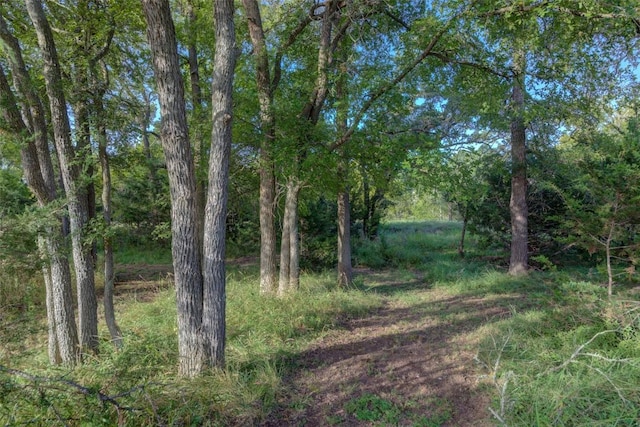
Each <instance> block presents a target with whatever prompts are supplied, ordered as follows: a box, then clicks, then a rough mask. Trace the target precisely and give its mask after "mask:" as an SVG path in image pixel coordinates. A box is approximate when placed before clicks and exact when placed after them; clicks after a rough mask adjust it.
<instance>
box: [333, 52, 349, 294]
mask: <svg viewBox="0 0 640 427" xmlns="http://www.w3.org/2000/svg"><path fill="white" fill-rule="evenodd" d="M340 59H341V64H340V65H341V67H340V71H341V72H340V76H339V78H338V84H337V85H336V86H337V88H336V96H337V98H338V100H340V104H339V106H338V108H337V116H336V123H337V126H336V127H337V130H338V135H342V134H344V133H345V132H346V131H347V116H348V114H349V103H348V100H349V99H348V93H347V78H348V75H347V56H346V51H345V52H344V53H343V55H341V58H340ZM339 155H340V159H339V160H338V174H337V175H338V286H341V287H346V286H349V285H351V283H352V282H353V268H352V266H351V205H350V201H349V153H348V150H347V147H342V148H341V149H340V153H339Z"/></svg>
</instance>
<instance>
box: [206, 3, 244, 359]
mask: <svg viewBox="0 0 640 427" xmlns="http://www.w3.org/2000/svg"><path fill="white" fill-rule="evenodd" d="M233 14H234V8H233V0H215V2H214V18H215V32H216V42H215V52H216V53H215V55H214V59H213V69H214V75H213V83H212V86H211V106H212V121H213V130H212V132H211V157H210V159H209V190H208V194H207V204H206V209H205V235H204V264H203V277H204V310H203V319H202V331H203V335H204V353H205V357H206V361H207V363H208V364H209V365H210V366H214V367H219V368H223V367H224V361H225V359H224V349H225V329H226V326H225V304H226V295H225V285H226V282H225V280H226V279H225V231H226V218H227V198H228V182H229V156H230V153H231V138H232V135H231V125H232V119H233V102H232V94H233V77H234V69H235V63H236V51H235V48H236V42H235V41H236V40H235V37H236V36H235V27H234V23H233Z"/></svg>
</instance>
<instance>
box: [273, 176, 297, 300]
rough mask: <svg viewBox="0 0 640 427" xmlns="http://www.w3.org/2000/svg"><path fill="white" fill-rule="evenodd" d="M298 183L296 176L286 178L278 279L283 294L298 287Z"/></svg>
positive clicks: (279, 292) (280, 293)
mask: <svg viewBox="0 0 640 427" xmlns="http://www.w3.org/2000/svg"><path fill="white" fill-rule="evenodd" d="M300 188H301V185H300V183H299V182H298V181H297V180H296V178H293V177H291V178H289V179H288V180H287V191H286V196H285V203H284V218H283V220H282V237H281V239H280V241H281V247H280V280H279V283H278V295H279V296H284V295H286V294H287V293H289V292H292V291H295V290H297V289H298V287H299V284H300V264H299V259H300V249H299V248H300V240H299V230H298V197H299V195H300Z"/></svg>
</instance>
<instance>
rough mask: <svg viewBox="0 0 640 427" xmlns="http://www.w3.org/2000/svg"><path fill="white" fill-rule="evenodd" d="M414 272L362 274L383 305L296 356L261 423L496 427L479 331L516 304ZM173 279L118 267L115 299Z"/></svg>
mask: <svg viewBox="0 0 640 427" xmlns="http://www.w3.org/2000/svg"><path fill="white" fill-rule="evenodd" d="M255 261H256V260H255V259H250V260H247V259H241V260H239V261H238V260H233V261H231V262H232V263H233V264H238V263H242V264H243V265H245V264H247V263H249V264H250V263H252V262H255ZM408 274H409V276H407V273H405V274H403V275H401V277H400V278H398V272H397V271H396V270H387V271H374V270H371V269H364V268H361V269H356V276H357V278H358V279H357V282H358V283H364V284H366V285H364V286H366V288H367V291H371V292H376V293H378V294H379V295H381V296H382V298H383V305H382V307H381V308H379V309H377V310H376V311H374V312H371V313H370V314H369V315H368V316H366V317H363V318H356V319H347V320H343V321H341V322H340V323H339V324H338V325H337V327H336V328H333V329H331V330H329V331H328V332H326V333H325V334H323V335H322V337H321V338H319V339H317V340H316V341H314V342H313V343H312V344H311V345H310V346H309V348H308V349H307V350H306V351H304V352H302V353H301V354H299V355H298V356H296V357H295V358H294V359H293V360H291V365H292V368H291V369H290V370H289V372H288V375H287V376H286V378H285V379H284V390H285V392H284V394H283V395H281V398H280V399H279V401H278V402H277V404H276V408H275V410H273V411H272V412H271V413H270V414H269V416H268V418H267V419H266V420H265V421H264V422H263V423H262V424H263V425H265V426H274V427H275V426H325V425H341V426H357V425H358V426H359V425H411V426H491V425H495V420H494V419H492V417H491V414H490V413H489V411H488V408H489V406H490V403H491V402H490V397H489V395H490V392H489V387H488V383H487V381H486V380H484V375H483V373H482V372H481V370H480V369H479V367H478V365H477V363H476V362H475V361H474V358H475V352H476V351H477V347H478V340H479V335H478V334H477V329H478V328H479V327H480V326H481V325H483V324H486V323H487V322H491V321H492V320H496V319H501V318H503V317H505V316H508V315H509V308H508V303H510V302H511V301H496V300H495V298H493V297H491V296H484V297H478V296H472V295H471V296H470V295H460V294H457V295H456V294H450V293H448V292H447V291H446V290H445V289H442V288H433V287H431V286H430V284H429V283H427V281H426V280H425V279H424V277H423V274H422V273H421V272H420V271H411V272H409V273H408ZM171 275H172V271H171V268H170V266H167V265H130V266H120V268H119V270H118V272H117V277H116V281H117V283H118V285H117V286H116V298H117V299H118V298H131V297H132V296H133V298H135V299H136V300H138V301H141V302H144V301H150V300H152V299H153V298H154V297H155V295H156V292H157V290H158V289H157V286H158V279H161V278H166V277H168V276H169V277H170V276H171ZM132 293H135V295H132Z"/></svg>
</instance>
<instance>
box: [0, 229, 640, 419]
mask: <svg viewBox="0 0 640 427" xmlns="http://www.w3.org/2000/svg"><path fill="white" fill-rule="evenodd" d="M459 230H460V228H459V225H457V224H451V223H437V222H430V223H394V224H387V225H385V226H384V227H382V229H381V235H380V238H379V239H378V240H376V241H364V242H356V243H355V247H354V258H355V260H356V263H357V265H358V266H359V267H362V268H373V269H376V270H377V271H378V272H379V274H378V275H377V276H376V277H377V278H376V279H375V281H373V280H367V281H364V280H362V279H358V280H357V281H356V286H354V287H353V288H351V289H336V288H335V286H334V280H335V279H334V273H333V272H326V273H320V274H305V275H303V278H302V287H301V290H300V292H299V293H297V294H296V295H292V296H290V297H288V298H286V299H276V298H264V297H261V296H260V295H259V294H258V287H259V286H258V272H257V269H256V268H255V267H240V266H231V267H230V268H229V271H228V290H227V315H228V319H227V325H228V331H227V338H228V343H227V363H228V367H227V369H226V370H225V371H224V372H221V371H214V372H209V373H207V374H206V375H203V376H202V377H200V378H197V379H194V380H184V379H180V378H177V377H176V375H175V373H176V366H177V338H176V323H175V296H174V292H173V289H172V285H171V283H169V282H168V281H161V282H159V283H158V285H157V286H156V287H155V289H154V291H153V292H154V295H153V296H154V298H153V300H152V301H148V300H146V299H143V300H138V299H136V300H134V299H132V298H125V299H121V300H119V301H118V303H117V311H118V313H117V315H118V319H119V322H120V326H121V328H122V330H123V333H124V336H125V342H126V345H125V347H124V349H123V350H122V351H120V352H116V351H115V350H114V349H113V348H112V347H111V346H110V345H109V343H108V333H107V331H106V330H101V337H102V338H103V342H102V347H101V353H100V355H99V356H96V357H92V358H88V360H87V363H85V364H84V365H82V366H81V367H78V368H76V369H74V370H67V369H64V368H59V367H50V366H48V364H47V360H46V344H45V337H46V328H45V324H44V319H43V306H42V301H41V298H42V295H40V294H41V293H40V294H38V293H37V292H35V291H33V288H34V286H30V287H28V288H27V291H28V293H26V294H22V295H14V294H20V293H21V292H20V288H19V287H18V286H17V284H16V283H15V282H14V281H9V282H6V283H8V285H6V284H5V282H2V288H1V289H0V291H1V292H4V294H6V295H8V296H11V301H18V302H15V303H14V302H12V303H11V304H12V305H4V304H3V306H2V310H3V311H2V322H3V328H2V329H1V330H0V342H2V346H0V365H1V366H4V367H8V368H11V369H15V370H19V371H20V372H23V373H27V374H28V376H20V374H16V373H15V372H13V373H9V372H7V371H6V370H5V371H1V370H0V424H3V425H13V424H32V425H46V424H54V425H55V424H64V423H67V424H71V425H79V424H81V423H82V424H83V425H97V426H99V425H105V426H106V425H114V424H121V425H131V426H139V425H229V424H233V425H252V424H256V423H259V422H261V421H263V420H265V419H266V418H267V417H268V416H269V413H270V412H271V411H272V410H273V409H274V408H275V407H276V406H277V402H278V401H279V400H280V399H281V398H282V397H283V396H284V395H285V394H286V393H287V390H286V385H285V380H284V378H285V377H286V376H287V375H289V374H291V373H293V372H295V370H296V369H297V365H296V363H297V362H296V360H297V359H296V357H297V355H298V354H300V353H301V352H302V351H304V350H305V349H306V347H307V346H308V344H309V343H310V342H311V341H312V340H313V339H315V338H318V337H320V336H322V335H323V334H324V333H325V332H327V331H329V330H331V329H335V328H339V327H340V324H341V321H343V320H345V319H349V318H359V317H365V316H367V314H368V313H369V312H371V311H372V310H375V309H376V308H378V307H380V306H381V304H382V303H383V301H387V302H391V303H392V304H401V305H403V306H405V307H409V308H410V309H411V310H413V311H414V312H416V313H420V314H421V315H422V314H424V315H430V316H438V317H439V318H441V319H443V321H446V322H449V323H450V324H451V325H452V326H455V325H456V324H465V325H466V326H468V327H469V325H472V326H473V329H472V332H470V333H471V334H473V336H474V340H473V341H471V342H472V343H473V344H472V345H474V351H475V352H476V354H477V356H476V363H477V366H476V368H477V372H478V376H479V378H481V379H482V381H483V382H484V384H486V386H485V387H486V390H487V393H490V394H491V395H492V396H493V401H492V403H491V408H490V409H491V412H492V413H493V416H494V421H495V423H496V424H498V425H499V424H504V425H509V426H531V425H540V426H544V425H558V426H599V425H601V426H605V425H606V426H610V425H618V426H635V425H638V420H639V419H640V387H638V384H640V305H639V304H638V303H637V297H636V296H634V294H633V293H632V292H633V289H632V287H633V286H634V283H632V282H629V283H627V284H625V283H622V284H621V285H620V286H619V287H618V289H617V291H618V292H617V294H616V296H615V297H614V299H613V300H608V298H607V297H606V291H605V290H604V289H603V288H602V287H601V286H599V283H598V281H599V280H600V279H601V278H600V277H599V276H594V275H593V274H591V275H590V273H589V272H588V270H586V269H580V268H574V267H572V269H567V268H562V267H561V266H559V267H557V268H549V269H547V271H544V272H543V271H534V272H532V273H531V274H530V275H529V276H527V277H524V278H519V279H514V278H512V277H510V276H508V275H507V274H506V273H505V271H504V268H502V267H500V265H499V264H500V262H498V263H497V264H498V265H497V266H496V264H495V262H496V256H500V255H503V254H501V253H500V252H497V253H496V252H487V251H484V250H481V249H479V248H477V247H476V245H475V244H474V241H473V238H471V239H470V240H469V241H468V243H467V244H468V252H467V256H466V258H465V259H460V258H459V257H458V255H457V243H458V233H459ZM121 249H123V248H121ZM118 259H119V262H120V263H124V262H130V263H146V264H155V263H164V262H167V254H166V251H158V252H157V253H154V252H153V251H151V252H149V251H145V250H142V249H140V248H138V249H135V250H131V251H122V252H121V254H120V255H119V258H118ZM492 263H493V264H492ZM9 286H10V288H9ZM425 289H428V292H437V293H441V294H443V295H446V296H447V299H444V300H445V301H448V300H451V301H455V300H456V299H461V298H463V297H464V298H467V297H473V298H482V299H483V301H485V303H487V304H488V305H491V304H495V305H496V306H498V305H499V306H502V307H504V310H503V313H505V314H503V315H500V316H498V317H492V318H490V319H484V318H483V319H469V318H467V315H468V313H466V312H465V311H464V310H463V309H460V308H455V307H454V306H453V305H452V306H449V305H447V304H445V303H442V304H429V303H427V300H426V299H425V298H426V295H427V294H426V293H425ZM20 301H22V303H20ZM79 386H81V387H82V389H80V388H78V387H79ZM354 396H355V397H354V398H353V399H352V400H351V401H350V402H348V403H347V404H345V407H344V409H345V412H346V413H348V414H350V416H352V417H355V418H356V419H358V420H361V421H362V422H371V423H374V424H376V425H394V423H396V421H397V419H398V417H399V413H403V412H406V411H409V410H410V406H411V405H410V404H411V402H399V401H395V400H394V399H393V398H389V397H388V396H386V395H385V396H383V395H376V394H361V393H358V390H354ZM107 397H113V398H114V401H116V402H117V405H115V404H114V403H113V402H111V401H109V400H108V399H107ZM423 403H424V402H423ZM308 404H312V403H308ZM429 404H430V405H431V406H433V408H434V411H433V414H431V415H429V416H422V417H421V418H417V417H416V418H415V419H413V420H412V423H413V425H416V426H418V425H424V426H432V425H433V426H436V425H441V424H443V423H446V422H447V421H449V420H450V419H451V417H452V411H453V408H451V407H449V406H448V403H447V402H438V401H434V402H430V403H429ZM403 416H404V415H403ZM401 419H405V418H401ZM341 422H342V421H341V420H340V419H339V418H338V417H336V419H335V420H327V423H334V424H340V423H341Z"/></svg>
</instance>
